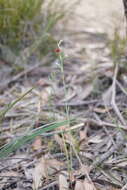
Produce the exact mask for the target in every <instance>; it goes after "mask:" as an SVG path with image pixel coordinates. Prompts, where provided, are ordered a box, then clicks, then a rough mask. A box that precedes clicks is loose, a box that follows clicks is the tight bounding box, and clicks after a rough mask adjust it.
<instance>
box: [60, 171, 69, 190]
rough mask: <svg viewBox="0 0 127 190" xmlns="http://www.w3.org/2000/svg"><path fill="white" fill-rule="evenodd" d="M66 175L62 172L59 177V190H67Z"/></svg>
mask: <svg viewBox="0 0 127 190" xmlns="http://www.w3.org/2000/svg"><path fill="white" fill-rule="evenodd" d="M67 178H68V173H67V172H66V171H63V172H62V173H61V174H60V175H59V190H69V184H68V182H67Z"/></svg>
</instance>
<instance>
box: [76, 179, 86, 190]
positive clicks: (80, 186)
mask: <svg viewBox="0 0 127 190" xmlns="http://www.w3.org/2000/svg"><path fill="white" fill-rule="evenodd" d="M74 190H84V184H83V182H81V181H79V180H78V181H76V184H75V189H74Z"/></svg>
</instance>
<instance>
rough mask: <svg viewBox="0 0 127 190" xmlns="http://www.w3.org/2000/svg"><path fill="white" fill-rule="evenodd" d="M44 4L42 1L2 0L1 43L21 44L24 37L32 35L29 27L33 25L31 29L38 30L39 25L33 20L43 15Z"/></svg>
mask: <svg viewBox="0 0 127 190" xmlns="http://www.w3.org/2000/svg"><path fill="white" fill-rule="evenodd" d="M43 2H44V1H42V0H36V1H35V0H27V1H25V0H11V1H10V0H0V33H1V39H0V40H1V43H4V44H6V45H10V46H12V45H15V44H16V43H18V42H20V41H21V40H22V37H23V35H28V34H29V35H31V32H30V31H29V30H28V29H27V27H28V26H29V27H30V25H33V26H31V27H33V29H34V30H35V29H37V27H38V24H39V23H38V22H37V23H34V21H33V19H34V18H35V17H37V16H38V15H39V14H40V13H41V5H42V3H43ZM31 21H33V22H32V23H31ZM25 30H27V31H25Z"/></svg>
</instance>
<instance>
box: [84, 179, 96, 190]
mask: <svg viewBox="0 0 127 190" xmlns="http://www.w3.org/2000/svg"><path fill="white" fill-rule="evenodd" d="M83 185H84V190H96V188H95V186H94V184H93V183H91V182H89V181H88V179H85V180H84V182H83Z"/></svg>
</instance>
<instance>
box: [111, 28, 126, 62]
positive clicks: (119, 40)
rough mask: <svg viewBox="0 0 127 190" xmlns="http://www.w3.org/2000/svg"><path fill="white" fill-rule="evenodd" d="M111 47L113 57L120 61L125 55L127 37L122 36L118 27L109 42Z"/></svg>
mask: <svg viewBox="0 0 127 190" xmlns="http://www.w3.org/2000/svg"><path fill="white" fill-rule="evenodd" d="M109 45H110V49H111V57H112V59H113V60H114V62H116V61H119V60H120V59H121V57H122V56H125V50H126V47H127V38H126V37H121V36H120V34H119V31H118V29H115V31H114V37H113V39H112V40H110V42H109Z"/></svg>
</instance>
